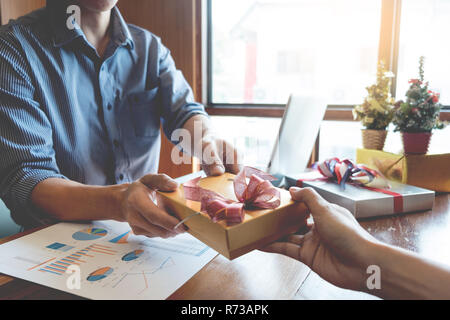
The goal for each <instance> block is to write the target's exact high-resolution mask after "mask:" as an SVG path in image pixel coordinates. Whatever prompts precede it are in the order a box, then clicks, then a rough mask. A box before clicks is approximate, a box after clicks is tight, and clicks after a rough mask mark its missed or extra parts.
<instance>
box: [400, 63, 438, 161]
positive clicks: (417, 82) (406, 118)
mask: <svg viewBox="0 0 450 320" xmlns="http://www.w3.org/2000/svg"><path fill="white" fill-rule="evenodd" d="M424 61H425V58H424V57H420V60H419V79H411V80H409V83H410V87H409V89H408V91H407V92H406V101H405V102H404V101H399V102H397V103H396V105H395V112H394V119H393V122H394V125H395V131H396V132H398V131H399V132H401V134H402V138H403V147H404V151H405V154H426V153H427V152H428V147H429V144H430V140H431V136H432V131H433V129H442V128H444V123H442V122H441V121H440V120H439V115H440V111H441V104H440V103H439V98H440V96H439V93H435V92H433V91H431V90H429V88H428V87H429V83H428V82H425V76H424V75H425V73H424Z"/></svg>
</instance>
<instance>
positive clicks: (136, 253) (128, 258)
mask: <svg viewBox="0 0 450 320" xmlns="http://www.w3.org/2000/svg"><path fill="white" fill-rule="evenodd" d="M143 253H144V250H134V251H131V252H129V253H127V254H126V255H124V256H123V257H122V260H123V261H132V260H136V259H137V258H139V257H140V256H141V255H142V254H143Z"/></svg>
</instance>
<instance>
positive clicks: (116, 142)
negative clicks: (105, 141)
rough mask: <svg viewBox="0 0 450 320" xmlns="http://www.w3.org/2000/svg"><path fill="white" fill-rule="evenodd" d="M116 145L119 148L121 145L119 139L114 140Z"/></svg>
mask: <svg viewBox="0 0 450 320" xmlns="http://www.w3.org/2000/svg"><path fill="white" fill-rule="evenodd" d="M113 144H114V147H116V148H118V147H119V146H120V143H119V141H118V140H116V139H114V141H113Z"/></svg>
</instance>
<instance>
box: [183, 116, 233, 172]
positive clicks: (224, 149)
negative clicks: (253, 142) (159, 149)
mask: <svg viewBox="0 0 450 320" xmlns="http://www.w3.org/2000/svg"><path fill="white" fill-rule="evenodd" d="M183 128H184V129H186V130H187V131H189V133H190V136H191V137H193V138H194V139H185V140H182V141H181V142H180V146H181V148H182V149H183V150H184V151H185V152H186V153H188V154H189V155H191V156H194V157H197V158H198V159H201V166H202V170H204V171H205V173H206V174H207V175H208V176H220V175H221V174H224V173H225V172H230V173H234V174H237V173H239V171H240V170H241V165H240V163H241V162H240V154H239V152H238V151H237V150H236V148H234V146H233V145H231V143H229V142H226V141H225V140H223V139H220V138H216V137H215V135H214V133H213V131H214V130H213V129H212V127H211V122H210V120H209V118H207V117H205V116H203V115H194V116H193V117H191V118H190V119H189V120H188V121H186V123H185V124H184V126H183ZM198 132H200V133H201V134H198ZM196 133H197V134H196Z"/></svg>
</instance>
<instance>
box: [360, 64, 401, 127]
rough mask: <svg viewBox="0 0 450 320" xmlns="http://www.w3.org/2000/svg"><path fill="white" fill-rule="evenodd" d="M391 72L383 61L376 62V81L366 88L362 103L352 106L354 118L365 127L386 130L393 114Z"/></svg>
mask: <svg viewBox="0 0 450 320" xmlns="http://www.w3.org/2000/svg"><path fill="white" fill-rule="evenodd" d="M391 78H392V76H391V73H389V72H387V70H386V69H385V66H384V63H383V62H382V61H381V62H380V63H379V64H378V70H377V82H376V84H374V85H372V86H370V87H368V88H367V92H368V94H369V95H368V96H367V98H366V99H365V100H364V103H363V104H362V105H359V106H355V107H354V108H353V115H354V117H355V120H359V121H361V123H362V125H363V126H364V127H365V128H366V129H371V130H386V128H387V127H388V125H389V124H390V123H391V121H392V118H393V115H394V107H393V104H394V99H393V98H392V97H391V92H390V91H391Z"/></svg>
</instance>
